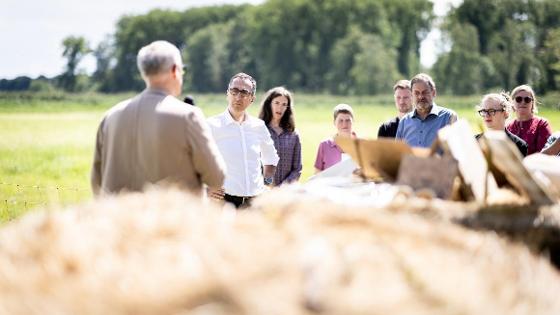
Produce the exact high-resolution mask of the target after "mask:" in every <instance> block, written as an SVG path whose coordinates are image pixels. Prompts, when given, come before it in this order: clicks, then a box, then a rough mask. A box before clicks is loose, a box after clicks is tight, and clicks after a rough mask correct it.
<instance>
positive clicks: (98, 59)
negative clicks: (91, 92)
mask: <svg viewBox="0 0 560 315" xmlns="http://www.w3.org/2000/svg"><path fill="white" fill-rule="evenodd" d="M92 53H93V56H94V57H95V72H93V75H92V80H93V81H94V83H95V84H96V85H97V86H98V89H99V90H101V91H103V92H107V91H110V90H111V89H110V87H109V85H110V82H111V80H110V76H111V67H112V66H113V63H114V61H115V58H114V54H115V52H114V44H113V42H112V37H110V36H107V37H105V39H104V40H102V41H101V42H100V43H99V44H98V45H97V47H96V48H95V49H94V50H93V52H92Z"/></svg>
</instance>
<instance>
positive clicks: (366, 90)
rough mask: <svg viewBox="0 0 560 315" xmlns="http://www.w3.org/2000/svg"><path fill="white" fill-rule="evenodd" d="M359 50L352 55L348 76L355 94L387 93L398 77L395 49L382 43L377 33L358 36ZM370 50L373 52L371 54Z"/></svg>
mask: <svg viewBox="0 0 560 315" xmlns="http://www.w3.org/2000/svg"><path fill="white" fill-rule="evenodd" d="M359 46H360V50H359V52H358V53H357V54H356V55H355V56H354V66H353V67H352V69H351V70H350V76H351V77H352V79H353V81H354V88H353V89H354V91H353V92H354V93H355V94H378V93H388V92H389V91H391V89H392V86H393V84H394V82H395V81H396V80H398V79H399V78H400V74H399V72H398V70H397V53H396V51H395V49H392V48H390V47H386V46H385V45H383V41H382V40H381V38H380V37H379V35H373V34H366V35H364V36H362V37H361V38H360V41H359ZM372 52H374V53H373V54H372Z"/></svg>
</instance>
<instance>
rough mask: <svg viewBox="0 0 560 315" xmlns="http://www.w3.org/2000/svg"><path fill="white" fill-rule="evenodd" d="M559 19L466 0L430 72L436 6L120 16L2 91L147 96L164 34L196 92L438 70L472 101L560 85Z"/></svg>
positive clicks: (323, 85) (287, 6)
mask: <svg viewBox="0 0 560 315" xmlns="http://www.w3.org/2000/svg"><path fill="white" fill-rule="evenodd" d="M558 16H560V1H557V0H465V1H464V2H463V3H462V4H460V5H459V6H458V7H456V8H454V9H452V10H450V11H449V13H448V15H447V16H445V17H444V18H443V20H442V21H440V25H439V28H440V29H441V30H442V32H443V35H444V39H445V41H444V44H445V46H446V47H447V50H445V52H444V53H443V54H441V55H440V56H439V58H438V60H437V62H436V63H435V64H434V65H433V67H432V69H422V67H421V65H420V43H421V42H422V41H423V40H424V39H425V37H426V36H427V34H428V33H429V32H430V30H431V29H432V28H433V27H434V24H435V22H437V21H436V19H435V16H434V14H433V4H432V2H431V1H429V0H268V1H266V2H265V3H263V4H261V5H255V6H252V5H223V6H212V7H201V8H192V9H188V10H186V11H183V12H179V11H170V10H153V11H150V12H149V13H147V14H143V15H129V16H123V17H121V18H120V20H119V21H118V23H117V25H116V31H115V33H114V34H112V35H111V36H109V37H108V38H107V39H106V40H104V41H102V42H101V43H99V44H98V45H97V46H96V47H93V48H92V47H90V46H89V44H88V42H87V40H86V39H85V38H83V37H79V36H68V37H67V38H66V39H65V40H64V42H63V43H62V45H63V47H64V52H63V56H64V57H65V58H66V60H67V65H66V69H65V70H64V72H63V73H62V74H60V75H59V76H57V77H55V78H52V79H50V80H45V78H39V79H40V80H39V79H37V80H25V78H23V79H22V78H17V79H15V80H0V90H2V89H4V90H5V89H10V87H12V88H13V87H14V86H16V87H19V88H21V87H22V86H23V87H24V86H27V87H28V89H31V90H41V89H47V88H50V87H49V84H50V85H54V86H55V87H57V88H62V89H64V90H67V91H83V90H98V91H101V92H120V91H129V90H139V89H142V88H143V86H144V84H143V82H142V80H141V78H140V76H139V74H138V71H137V68H136V54H137V52H138V50H139V49H140V48H141V47H142V46H144V45H146V44H147V43H149V42H151V41H153V40H158V39H164V40H167V41H170V42H172V43H173V44H175V45H177V46H178V47H179V48H180V49H181V50H182V51H183V53H184V60H185V64H186V66H187V73H186V76H185V80H186V82H187V85H186V86H187V89H188V90H189V91H193V92H221V91H223V90H224V89H225V86H226V85H227V82H228V80H229V78H230V77H231V76H232V75H233V74H234V73H237V72H240V71H244V72H247V73H250V74H252V75H254V77H255V78H257V81H258V84H259V86H260V87H262V88H263V89H267V88H270V87H272V86H276V85H285V86H287V87H289V88H291V89H294V90H297V91H305V92H311V93H324V92H327V93H333V94H377V93H387V92H388V91H391V86H392V84H393V83H394V81H395V80H397V79H400V78H410V77H411V76H412V75H414V74H415V73H418V72H420V71H428V72H430V73H431V74H432V75H433V76H434V77H435V79H436V82H440V84H439V85H438V89H439V90H440V91H441V92H447V93H454V94H473V93H479V92H481V91H485V90H488V89H495V88H501V89H511V88H512V87H513V86H515V85H517V84H520V83H529V84H532V85H533V86H534V87H535V88H536V89H537V90H538V91H539V92H546V91H550V90H556V89H557V88H558V87H559V84H560V73H559V71H560V19H558V18H557V17H558ZM87 54H92V55H93V56H94V57H95V60H96V63H97V67H96V70H95V72H94V73H93V74H91V75H86V74H83V73H80V72H79V71H78V69H79V67H78V65H79V62H80V61H81V59H82V58H83V57H84V56H86V55H87ZM12 81H17V82H12ZM36 81H37V82H36ZM443 82H445V83H443ZM16 83H17V84H16ZM6 87H8V88H6Z"/></svg>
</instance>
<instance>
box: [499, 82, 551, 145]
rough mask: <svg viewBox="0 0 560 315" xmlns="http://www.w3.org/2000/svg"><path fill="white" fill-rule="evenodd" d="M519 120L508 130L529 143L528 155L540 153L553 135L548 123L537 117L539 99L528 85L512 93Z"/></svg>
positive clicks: (521, 86) (511, 124) (508, 126)
mask: <svg viewBox="0 0 560 315" xmlns="http://www.w3.org/2000/svg"><path fill="white" fill-rule="evenodd" d="M511 99H512V100H513V102H514V105H515V106H514V108H513V109H514V110H515V114H516V115H517V119H515V120H514V121H512V122H510V123H509V124H508V125H507V127H506V129H507V130H508V131H509V132H511V133H513V134H514V135H516V136H518V137H519V138H521V139H523V140H524V141H525V142H527V154H533V153H535V152H540V151H541V150H542V148H543V147H544V145H545V144H546V140H547V139H548V137H549V136H550V135H551V134H552V129H551V128H550V125H549V124H548V121H547V120H546V119H544V118H542V117H539V116H537V115H535V114H536V113H537V112H538V110H537V98H536V97H535V92H534V91H533V89H532V88H531V87H530V86H528V85H520V86H518V87H516V88H515V89H513V91H512V92H511Z"/></svg>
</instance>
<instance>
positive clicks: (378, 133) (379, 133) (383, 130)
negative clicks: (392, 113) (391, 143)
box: [377, 124, 385, 139]
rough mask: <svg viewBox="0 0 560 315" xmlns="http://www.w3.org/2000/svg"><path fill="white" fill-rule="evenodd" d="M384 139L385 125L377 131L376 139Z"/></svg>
mask: <svg viewBox="0 0 560 315" xmlns="http://www.w3.org/2000/svg"><path fill="white" fill-rule="evenodd" d="M381 137H385V124H381V126H379V129H377V138H378V139H379V138H381Z"/></svg>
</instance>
